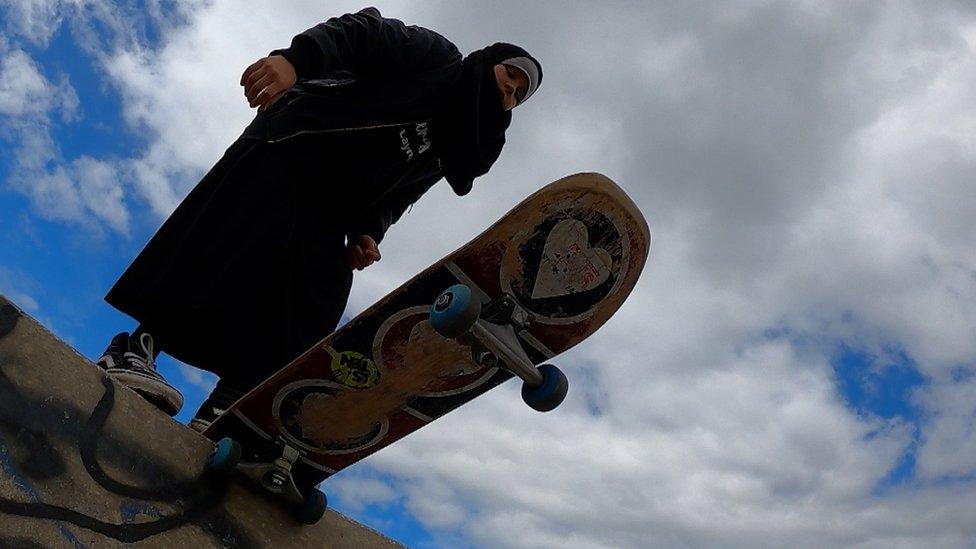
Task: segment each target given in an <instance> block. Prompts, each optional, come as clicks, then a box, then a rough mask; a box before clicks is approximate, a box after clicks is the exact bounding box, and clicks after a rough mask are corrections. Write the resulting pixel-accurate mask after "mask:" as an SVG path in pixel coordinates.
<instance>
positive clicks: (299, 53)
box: [269, 8, 461, 79]
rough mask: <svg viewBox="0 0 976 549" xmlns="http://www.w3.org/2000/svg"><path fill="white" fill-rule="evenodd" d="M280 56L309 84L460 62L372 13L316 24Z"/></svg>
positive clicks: (452, 49) (408, 28)
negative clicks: (332, 76)
mask: <svg viewBox="0 0 976 549" xmlns="http://www.w3.org/2000/svg"><path fill="white" fill-rule="evenodd" d="M272 55H281V56H283V57H284V58H286V59H287V60H288V61H289V62H290V63H291V64H292V66H293V67H294V68H295V72H296V74H297V75H298V78H304V79H312V78H317V77H321V76H324V75H327V74H329V73H333V72H336V71H349V72H352V73H354V74H357V75H359V76H366V77H386V76H396V75H400V74H410V73H415V72H422V71H425V70H430V69H433V68H437V67H441V66H444V65H447V64H450V63H454V62H460V61H461V54H460V52H458V49H457V47H456V46H454V44H452V43H451V42H450V41H449V40H447V39H446V38H444V37H443V36H441V35H440V34H437V33H436V32H434V31H432V30H429V29H425V28H423V27H418V26H413V25H405V24H404V23H403V22H402V21H399V20H397V19H387V18H385V17H383V16H382V15H380V12H379V10H377V9H376V8H366V9H363V10H361V11H359V12H357V13H347V14H346V15H343V16H340V17H333V18H331V19H329V20H328V21H325V22H324V23H319V24H318V25H315V26H314V27H312V28H310V29H308V30H306V31H305V32H303V33H301V34H299V35H298V36H295V37H294V38H293V39H292V43H291V46H290V47H288V48H286V49H281V50H275V51H272V52H271V53H270V54H269V57H270V56H272Z"/></svg>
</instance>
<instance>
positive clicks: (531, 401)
mask: <svg viewBox="0 0 976 549" xmlns="http://www.w3.org/2000/svg"><path fill="white" fill-rule="evenodd" d="M539 373H541V374H542V383H541V384H540V385H539V386H538V387H531V386H529V384H527V383H523V384H522V400H524V401H525V403H526V404H528V405H529V406H530V407H531V408H532V409H534V410H538V411H540V412H548V411H550V410H553V409H555V408H556V407H557V406H559V405H560V404H562V402H563V399H565V398H566V393H567V392H569V380H568V379H566V374H564V373H563V372H562V370H560V369H559V368H557V367H555V366H553V365H552V364H543V365H542V366H539Z"/></svg>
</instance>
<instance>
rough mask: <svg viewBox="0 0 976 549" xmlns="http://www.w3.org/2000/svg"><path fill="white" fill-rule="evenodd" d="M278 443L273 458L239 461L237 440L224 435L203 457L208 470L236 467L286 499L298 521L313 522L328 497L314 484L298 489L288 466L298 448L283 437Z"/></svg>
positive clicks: (293, 459) (324, 507) (243, 473)
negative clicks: (313, 485) (205, 458)
mask: <svg viewBox="0 0 976 549" xmlns="http://www.w3.org/2000/svg"><path fill="white" fill-rule="evenodd" d="M278 445H280V447H281V455H279V456H278V457H277V458H275V459H274V460H273V461H271V462H247V461H241V446H240V444H238V442H237V441H235V440H234V439H231V438H226V437H225V438H222V439H220V440H219V441H217V443H216V444H215V445H214V450H213V452H212V453H211V454H210V457H209V458H207V465H206V468H207V470H209V471H221V472H230V471H233V470H235V469H236V470H237V471H240V473H241V474H242V475H244V476H245V477H247V478H249V479H251V480H253V481H255V482H257V483H258V484H260V485H261V486H262V487H264V488H265V489H266V490H268V491H269V492H271V493H272V494H274V495H275V496H277V497H279V498H281V499H283V500H284V501H285V502H286V503H288V504H289V505H290V506H291V507H292V511H293V513H294V515H295V518H297V519H298V520H299V521H300V522H302V523H304V524H315V523H316V522H318V521H319V519H321V518H322V516H323V515H324V514H325V509H326V507H327V506H328V500H327V499H326V497H325V494H324V493H323V492H322V491H321V490H319V489H317V488H315V487H310V488H308V489H307V490H305V491H304V493H303V492H302V491H301V490H299V488H298V486H296V485H295V479H294V478H293V477H292V474H291V469H292V466H294V465H295V462H296V461H298V458H299V457H301V452H300V451H299V450H297V449H296V448H294V447H292V446H290V445H289V444H287V443H286V442H284V441H279V442H278Z"/></svg>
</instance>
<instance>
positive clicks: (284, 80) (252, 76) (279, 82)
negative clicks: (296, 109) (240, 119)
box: [241, 55, 298, 112]
mask: <svg viewBox="0 0 976 549" xmlns="http://www.w3.org/2000/svg"><path fill="white" fill-rule="evenodd" d="M297 80H298V76H297V75H296V74H295V67H293V66H291V63H289V62H288V60H287V59H285V58H284V57H283V56H281V55H272V56H271V57H265V58H263V59H258V60H257V61H255V62H254V63H253V64H252V65H251V66H250V67H248V68H247V69H246V70H245V71H244V74H242V75H241V85H242V86H244V95H245V96H246V97H247V103H248V104H249V105H250V106H251V107H252V108H253V107H257V108H258V112H261V111H263V110H264V109H267V108H268V107H270V106H271V105H272V104H273V103H274V102H275V101H277V100H278V97H280V96H281V93H282V92H284V91H285V90H287V89H288V88H290V87H292V86H294V85H295V82H296V81H297Z"/></svg>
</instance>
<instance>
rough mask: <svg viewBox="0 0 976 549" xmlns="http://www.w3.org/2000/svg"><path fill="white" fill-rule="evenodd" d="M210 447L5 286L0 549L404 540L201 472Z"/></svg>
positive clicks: (0, 324)
mask: <svg viewBox="0 0 976 549" xmlns="http://www.w3.org/2000/svg"><path fill="white" fill-rule="evenodd" d="M210 449H211V446H210V444H209V443H208V442H207V440H206V439H204V438H203V437H202V436H200V435H199V434H197V433H196V432H194V431H192V430H190V429H189V428H188V427H185V426H183V425H181V424H179V423H176V422H174V421H173V420H172V419H171V418H169V417H168V416H166V415H164V414H162V413H161V412H159V411H157V410H156V409H155V408H154V407H152V406H151V405H149V404H148V403H147V402H145V401H143V400H142V399H141V398H140V397H139V396H138V395H136V394H135V393H133V392H131V391H130V390H128V389H126V388H123V387H122V386H120V385H118V384H116V383H114V382H112V381H110V380H109V379H108V378H106V377H105V376H104V375H102V373H101V372H100V371H99V370H98V368H96V367H95V366H94V365H93V364H92V363H91V362H89V361H88V360H87V359H86V358H85V357H83V356H81V355H80V354H78V353H77V352H75V351H74V350H73V349H71V348H70V347H69V346H67V345H66V344H65V343H64V342H62V341H60V340H59V339H57V338H56V337H55V336H54V335H52V334H51V333H50V332H48V331H47V330H45V329H44V328H42V327H41V326H40V325H39V324H38V323H37V322H36V321H34V320H33V319H32V318H30V317H28V316H27V315H26V314H24V313H23V311H21V310H19V309H18V308H17V307H16V306H14V305H13V304H12V303H10V302H9V301H8V300H6V299H4V298H3V297H2V296H0V547H17V548H29V547H122V546H125V547H130V546H135V547H190V548H193V549H203V548H205V547H328V548H343V547H350V548H352V547H356V548H360V547H384V548H385V547H402V546H401V545H399V544H397V543H395V542H393V541H391V540H389V539H387V538H384V537H383V536H381V535H379V534H377V533H376V532H373V531H372V530H369V529H367V528H366V527H364V526H362V525H360V524H357V523H355V522H353V521H351V520H349V519H347V518H345V517H343V516H342V515H340V514H338V513H336V512H333V511H328V512H327V513H326V515H325V517H324V518H323V519H322V520H321V521H320V522H319V523H318V524H315V525H313V526H302V525H300V524H298V523H297V522H296V521H295V520H294V519H292V518H291V516H290V515H289V514H288V512H287V511H286V510H284V509H283V508H281V507H280V506H279V505H278V504H277V503H276V502H275V501H273V500H271V499H270V498H268V497H267V496H266V495H265V494H263V493H261V491H259V490H256V489H253V488H250V487H249V486H247V485H246V484H244V483H239V482H237V481H235V480H227V479H224V478H219V477H215V476H212V475H206V476H202V477H201V471H202V469H203V463H204V461H205V460H206V457H207V455H208V454H209V452H210Z"/></svg>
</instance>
